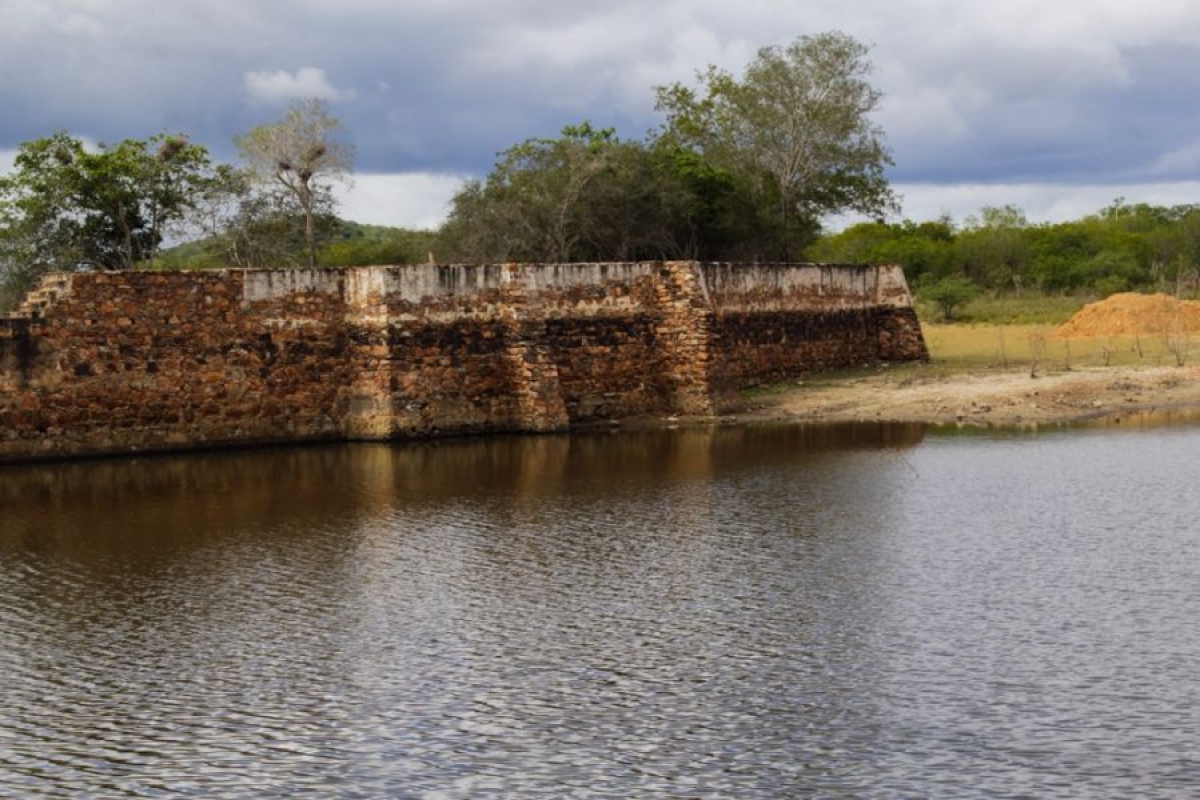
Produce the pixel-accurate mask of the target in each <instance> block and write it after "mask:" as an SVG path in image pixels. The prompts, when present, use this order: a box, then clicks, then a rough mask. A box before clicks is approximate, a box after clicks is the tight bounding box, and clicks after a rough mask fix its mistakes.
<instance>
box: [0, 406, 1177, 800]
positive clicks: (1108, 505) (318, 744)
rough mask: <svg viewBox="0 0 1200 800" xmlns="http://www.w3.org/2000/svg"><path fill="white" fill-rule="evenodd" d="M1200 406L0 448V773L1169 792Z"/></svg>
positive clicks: (158, 791)
mask: <svg viewBox="0 0 1200 800" xmlns="http://www.w3.org/2000/svg"><path fill="white" fill-rule="evenodd" d="M1198 463H1200V428H1196V427H1177V428H1162V429H1157V430H1145V431H1138V432H1095V431H1092V432H1072V433H1055V434H1041V435H1033V434H1022V435H1008V436H995V435H990V436H923V434H922V432H921V430H920V429H919V428H918V429H914V428H875V429H861V428H860V429H853V430H845V429H824V430H811V429H802V428H749V429H738V430H718V431H699V430H687V431H674V432H657V433H626V434H615V435H590V436H577V437H562V438H558V437H547V438H531V439H500V440H490V441H468V442H451V443H442V444H433V445H419V446H407V447H385V446H353V447H350V446H347V447H337V448H328V449H323V448H317V449H296V450H281V451H261V452H248V453H225V454H210V455H193V456H188V457H177V458H176V457H171V458H154V459H143V460H138V461H131V462H121V461H98V462H90V463H78V464H59V465H42V466H33V467H8V468H2V469H0V504H2V506H0V509H2V515H0V682H2V683H0V685H2V687H3V693H2V694H0V796H6V797H7V796H12V797H30V798H40V797H189V796H192V797H246V798H250V797H270V796H292V797H364V798H367V797H369V798H376V797H397V798H410V797H411V798H426V797H428V798H480V797H517V798H528V797H580V798H586V797H621V798H625V797H671V798H678V797H705V798H709V797H723V798H778V797H804V796H818V797H910V796H911V797H929V796H932V797H965V796H988V797H1194V796H1196V795H1195V793H1196V792H1197V791H1200V788H1198V787H1200V746H1198V744H1197V743H1198V739H1197V737H1198V735H1200V574H1198V573H1200V569H1198V568H1200V525H1197V523H1196V516H1197V509H1198V508H1200V482H1198V481H1197V479H1196V465H1197V464H1198Z"/></svg>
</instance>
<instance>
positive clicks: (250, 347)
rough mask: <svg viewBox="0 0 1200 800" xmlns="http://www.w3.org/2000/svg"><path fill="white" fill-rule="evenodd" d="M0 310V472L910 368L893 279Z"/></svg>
mask: <svg viewBox="0 0 1200 800" xmlns="http://www.w3.org/2000/svg"><path fill="white" fill-rule="evenodd" d="M34 294H35V296H36V297H37V298H38V300H37V303H36V304H33V305H30V304H27V306H26V307H25V310H24V311H23V313H20V314H17V315H13V316H10V317H9V318H4V319H0V460H19V459H26V458H37V457H56V456H71V455H82V454H90V453H110V452H111V453H117V452H137V451H144V450H159V449H172V448H182V447H195V446H215V445H226V444H248V443H257V442H277V441H302V440H317V439H392V438H406V437H422V436H435V435H447V434H465V433H475V432H505V431H511V432H518V431H529V432H532V431H552V430H562V429H566V428H568V427H569V426H570V425H571V424H572V423H582V422H587V421H591V420H598V419H608V418H620V417H631V416H640V415H654V414H671V413H686V414H711V413H714V412H716V411H719V410H720V409H721V408H723V407H725V406H726V405H728V403H729V401H730V399H731V398H732V397H733V395H734V392H735V391H736V390H737V389H739V388H742V387H744V386H747V385H751V384H756V383H762V382H768V381H773V380H778V379H782V378H787V377H793V376H796V375H800V374H804V373H807V372H811V371H814V370H818V369H824V368H829V367H836V366H844V365H848V364H858V363H864V362H873V361H877V360H890V361H897V360H912V359H922V358H925V357H926V351H925V345H924V342H923V340H922V339H921V333H920V328H919V326H918V325H917V322H916V318H915V315H914V314H913V312H912V308H911V301H910V298H909V294H908V289H907V287H906V286H905V284H904V279H903V275H902V274H901V272H900V270H899V269H898V268H895V267H859V266H817V265H733V264H699V263H695V262H667V263H658V262H654V263H627V264H561V265H514V264H505V265H486V266H465V265H453V266H435V265H424V266H405V267H360V268H349V269H313V270H308V269H296V270H227V271H214V272H189V273H155V272H119V273H82V274H75V275H56V276H51V277H48V278H47V279H46V281H44V283H43V286H42V287H41V288H40V289H39V290H38V291H37V292H35V293H34Z"/></svg>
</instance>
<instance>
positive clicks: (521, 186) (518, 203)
mask: <svg viewBox="0 0 1200 800" xmlns="http://www.w3.org/2000/svg"><path fill="white" fill-rule="evenodd" d="M866 56H867V49H866V47H865V46H864V45H861V44H859V43H858V42H857V41H855V40H854V39H852V38H850V37H849V36H846V35H844V34H840V33H826V34H821V35H819V36H811V37H801V38H799V39H797V40H796V41H795V42H793V43H792V44H791V45H789V46H788V47H768V48H764V49H763V50H760V51H759V53H758V56H757V57H756V58H755V60H754V61H753V62H751V63H750V64H749V65H748V66H747V67H746V70H745V73H744V75H743V76H742V77H741V78H740V79H739V78H735V77H734V76H733V75H731V74H729V73H727V72H725V71H722V70H719V69H717V68H716V67H710V68H709V69H708V70H707V71H705V72H702V73H700V74H699V75H698V79H699V81H700V84H701V87H700V90H697V89H695V88H691V87H688V86H685V85H683V84H680V83H675V84H671V85H669V86H661V87H658V88H657V89H656V94H657V99H658V108H659V110H660V111H662V112H664V113H665V115H666V121H665V123H664V125H663V126H662V128H661V130H659V131H657V132H655V133H653V134H651V135H650V136H649V137H648V138H647V139H646V141H644V142H636V141H624V140H621V139H619V138H618V137H617V135H616V132H615V131H614V130H612V129H596V128H593V127H592V126H591V124H590V123H587V122H584V123H582V124H580V125H573V126H568V127H566V128H564V129H563V131H562V135H561V137H560V138H557V139H530V140H527V141H525V142H523V143H522V144H519V145H516V146H514V147H512V148H510V149H508V150H506V151H504V152H502V153H501V154H500V156H499V159H498V161H497V163H496V165H495V167H494V168H493V170H492V172H491V173H490V174H489V175H488V176H487V178H486V180H484V181H482V182H479V181H475V182H470V183H468V184H467V185H466V186H465V187H464V188H463V190H462V191H461V192H460V193H459V194H458V195H457V196H456V197H455V199H454V205H453V209H452V211H451V214H450V218H449V221H448V223H447V225H446V237H445V242H446V244H447V246H448V248H449V249H450V250H451V252H452V253H453V254H454V255H456V256H458V257H462V258H469V259H475V260H504V259H507V258H527V259H531V260H548V261H561V260H568V259H577V260H583V259H592V258H609V259H624V258H636V257H650V258H661V257H678V256H686V257H694V258H709V259H759V260H777V259H785V260H786V259H788V258H790V257H792V256H794V255H797V254H798V253H799V252H800V250H801V249H802V248H803V246H804V245H806V244H808V243H809V242H810V241H812V239H813V237H814V236H815V235H816V234H817V232H818V231H819V230H820V222H821V219H822V218H823V217H825V216H827V215H829V214H833V213H838V212H843V211H851V210H853V211H860V212H864V213H869V214H883V213H885V212H887V211H889V210H891V209H893V208H894V206H895V200H894V198H893V197H892V194H891V192H890V190H889V188H888V184H887V181H886V178H885V176H884V168H885V167H886V166H887V165H888V164H890V163H891V160H890V155H889V153H888V150H887V148H886V147H885V145H884V142H883V133H882V131H881V130H880V129H879V128H878V127H877V126H876V125H874V124H873V123H872V122H871V121H870V114H871V113H872V112H873V111H875V110H876V107H877V106H878V103H879V100H880V95H879V92H878V91H876V90H875V89H874V88H873V87H872V86H871V85H870V84H869V83H868V82H867V77H868V76H869V74H870V72H871V64H870V62H869V61H868V60H867V58H866Z"/></svg>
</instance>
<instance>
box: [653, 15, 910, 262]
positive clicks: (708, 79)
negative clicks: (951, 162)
mask: <svg viewBox="0 0 1200 800" xmlns="http://www.w3.org/2000/svg"><path fill="white" fill-rule="evenodd" d="M867 52H868V51H867V48H866V46H865V45H863V44H861V43H859V42H858V41H856V40H854V39H853V38H851V37H849V36H847V35H845V34H842V33H837V32H830V33H822V34H819V35H816V36H802V37H800V38H799V39H796V40H795V41H794V42H792V44H790V45H788V46H787V47H764V48H762V49H761V50H759V51H758V55H757V57H756V58H755V59H754V60H753V61H752V62H751V63H750V64H749V65H748V66H747V67H746V71H745V73H744V75H743V76H742V78H741V79H740V80H738V79H736V78H735V77H734V76H733V75H731V74H730V73H728V72H726V71H724V70H721V69H718V68H717V67H714V66H710V67H709V68H708V70H707V71H705V72H703V73H701V74H700V75H699V76H698V77H699V78H700V83H701V86H702V89H703V91H702V92H697V91H696V90H695V89H692V88H690V87H687V86H685V85H683V84H681V83H674V84H671V85H668V86H659V87H657V88H656V90H655V91H656V95H657V101H658V103H657V107H658V109H659V110H660V111H663V112H665V113H666V115H667V121H666V124H665V126H664V129H663V132H662V134H661V136H662V138H663V139H664V140H665V141H667V142H671V143H674V144H676V145H678V146H681V147H684V148H687V149H690V150H692V151H694V152H696V153H699V154H701V155H703V156H704V157H705V158H706V159H707V160H708V161H709V162H710V163H712V164H713V165H715V166H717V167H719V168H722V169H725V170H727V171H728V172H729V173H731V174H733V175H737V176H739V177H740V179H741V180H740V182H741V186H742V188H743V190H744V191H746V192H748V193H749V194H750V195H751V197H753V198H754V199H755V200H756V201H757V204H758V205H759V206H760V207H761V208H763V209H770V210H771V211H772V212H773V216H775V218H776V219H775V222H776V224H775V226H773V227H774V228H775V231H774V233H775V237H776V239H777V241H776V243H775V247H776V250H777V253H778V256H779V257H781V258H783V259H787V258H788V257H789V256H790V255H792V254H793V252H798V251H799V249H800V248H801V247H802V246H803V245H804V244H807V242H808V241H809V240H810V239H811V237H812V235H813V233H814V232H815V231H816V230H818V229H819V223H820V219H821V218H822V217H823V216H825V215H827V214H831V213H837V212H842V211H858V212H861V213H864V214H874V215H877V216H882V215H883V214H885V213H886V212H888V211H893V210H895V208H896V202H895V199H894V197H893V196H892V193H891V191H890V189H889V188H888V183H887V180H886V178H885V176H884V172H883V171H884V167H886V166H888V165H890V164H891V163H892V162H891V156H890V154H889V151H888V149H887V147H886V146H885V145H884V136H883V131H882V130H881V129H880V128H879V127H878V126H877V125H875V124H873V123H872V122H871V119H870V114H871V113H872V112H874V111H875V110H876V109H877V107H878V105H879V101H880V99H881V95H880V93H879V91H878V90H876V89H875V88H874V87H872V86H871V85H870V83H868V82H867V78H868V77H869V75H870V73H871V71H872V65H871V63H870V61H869V60H868V59H867Z"/></svg>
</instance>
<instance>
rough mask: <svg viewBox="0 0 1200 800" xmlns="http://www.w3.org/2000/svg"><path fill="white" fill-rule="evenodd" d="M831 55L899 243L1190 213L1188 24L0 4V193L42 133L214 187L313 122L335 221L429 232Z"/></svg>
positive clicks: (606, 10) (867, 9)
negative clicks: (591, 155)
mask: <svg viewBox="0 0 1200 800" xmlns="http://www.w3.org/2000/svg"><path fill="white" fill-rule="evenodd" d="M830 30H838V31H842V32H844V33H846V34H849V35H850V36H853V37H855V38H856V39H858V40H859V41H861V42H862V43H864V44H866V45H868V46H869V47H870V59H871V61H872V62H873V63H874V65H875V71H874V73H873V75H872V82H873V83H874V85H875V86H876V87H877V88H878V89H880V90H881V91H882V92H883V94H884V99H883V102H882V104H881V106H880V108H879V110H878V111H877V113H876V114H875V116H874V120H875V122H877V123H878V124H879V125H880V126H881V127H882V128H883V130H884V132H885V134H886V136H887V142H888V144H889V146H890V148H891V151H892V157H893V159H894V161H895V165H894V167H892V168H891V169H890V170H889V171H888V176H889V179H890V180H891V182H892V185H893V188H894V189H895V190H896V191H897V193H898V194H900V195H901V198H902V204H903V212H902V216H903V217H906V218H909V219H914V220H926V219H934V218H936V217H938V216H940V215H943V214H948V215H950V216H951V217H952V218H954V219H955V220H956V221H960V222H961V221H962V220H964V219H965V218H966V217H967V216H968V215H970V214H973V213H977V212H978V211H979V209H980V208H982V207H983V206H987V205H993V206H1000V205H1006V204H1013V205H1017V206H1019V207H1021V208H1022V209H1023V210H1024V211H1025V213H1026V215H1027V217H1028V218H1029V219H1030V220H1031V221H1061V220H1065V219H1075V218H1078V217H1081V216H1084V215H1086V214H1089V213H1093V212H1095V211H1098V210H1099V209H1101V208H1103V207H1105V206H1107V205H1109V204H1110V203H1112V202H1113V201H1114V200H1115V199H1117V198H1124V200H1125V201H1126V202H1131V203H1136V202H1148V203H1154V204H1160V205H1173V204H1176V203H1195V202H1200V103H1198V102H1197V100H1198V99H1200V3H1196V2H1195V1H1194V0H1138V2H1133V1H1132V0H1055V2H1048V1H1047V0H737V2H731V0H653V1H651V2H647V0H608V2H582V1H581V0H205V2H196V3H169V2H162V0H155V2H150V0H40V1H39V2H34V1H33V0H0V109H3V113H0V170H3V169H5V168H7V167H8V166H9V165H11V159H12V154H13V152H14V151H15V150H16V148H17V147H18V146H19V145H20V143H21V142H24V141H28V140H31V139H35V138H38V137H41V136H46V135H49V134H51V133H53V132H55V131H57V130H66V131H68V132H70V133H72V134H74V135H76V136H79V137H81V138H83V139H85V140H86V141H89V142H105V141H117V140H120V139H123V138H127V137H132V138H144V137H148V136H150V135H153V134H155V133H158V132H160V131H164V130H166V131H171V132H177V133H184V134H186V135H188V136H189V138H190V139H191V140H192V141H194V142H197V143H199V144H203V145H204V146H206V147H207V148H208V149H209V150H210V152H211V153H212V154H213V155H214V157H216V158H217V159H219V160H223V161H233V160H235V158H236V152H235V150H234V147H233V144H232V139H233V137H234V136H235V135H236V134H238V133H240V132H243V131H245V130H247V129H249V128H251V127H253V126H255V125H258V124H262V123H265V122H270V121H272V120H274V119H276V118H278V117H279V116H281V115H282V113H283V110H284V109H285V108H286V107H287V105H288V104H289V103H290V102H293V101H295V100H297V99H304V98H309V97H320V98H323V99H325V100H326V101H328V103H329V105H330V108H331V110H332V112H333V114H334V115H335V116H337V117H338V118H339V119H340V120H341V121H342V123H343V125H344V126H345V130H346V135H347V136H346V138H347V139H348V140H349V141H350V142H351V143H352V144H353V145H354V147H355V149H356V156H355V173H356V177H355V181H354V185H353V187H352V188H349V189H345V190H343V191H342V201H343V207H342V208H343V210H342V215H343V216H345V217H347V218H350V219H355V220H358V221H360V222H369V223H376V224H390V225H401V226H406V227H432V226H436V225H437V224H439V223H440V221H441V220H442V219H443V218H444V217H445V214H446V212H447V210H448V203H449V199H450V198H451V196H452V195H453V194H454V192H455V191H456V190H457V189H458V188H459V187H460V186H461V185H462V182H463V181H464V180H465V179H467V178H470V177H482V176H484V175H486V173H487V171H488V170H489V168H490V167H491V165H492V164H493V163H494V161H495V156H496V153H498V152H499V151H501V150H504V149H505V148H507V147H509V146H511V145H513V144H516V143H518V142H520V141H522V140H524V139H527V138H531V137H550V136H554V135H556V134H557V133H558V132H559V131H560V130H561V129H562V127H563V126H564V125H568V124H574V123H577V122H580V121H582V120H583V119H588V120H590V121H591V122H592V123H593V124H595V125H597V126H599V127H615V128H616V129H617V132H618V135H620V136H622V137H623V138H627V139H640V138H642V137H644V136H645V134H646V133H647V132H648V131H650V130H652V129H654V128H656V127H657V126H658V125H659V124H660V123H661V118H660V116H659V115H658V114H657V113H656V112H655V110H654V91H653V87H655V86H657V85H663V84H667V83H672V82H675V81H682V82H685V83H692V82H694V81H695V74H696V72H697V70H701V69H703V68H705V67H706V66H707V65H710V64H714V65H717V66H719V67H722V68H724V69H727V70H729V71H730V72H733V73H734V74H735V75H736V74H740V73H741V71H742V70H743V68H744V67H745V66H746V64H747V63H749V61H750V60H751V59H752V58H753V57H754V54H755V53H756V51H757V50H758V48H760V47H763V46H768V45H776V44H779V45H786V44H788V43H790V42H791V41H793V40H794V39H795V38H796V37H798V36H802V35H809V34H816V33H821V32H824V31H830ZM844 223H845V220H841V221H834V224H835V225H836V224H844Z"/></svg>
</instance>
